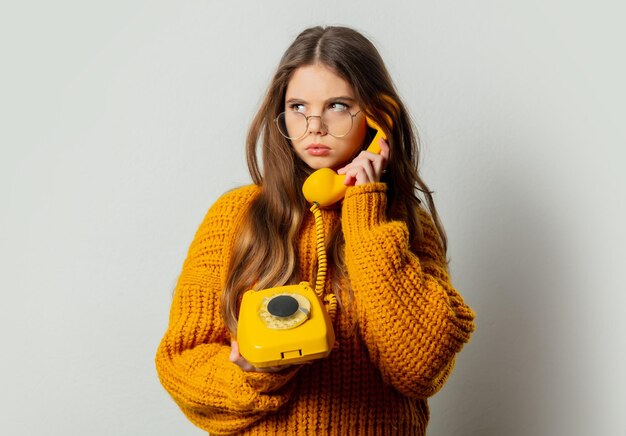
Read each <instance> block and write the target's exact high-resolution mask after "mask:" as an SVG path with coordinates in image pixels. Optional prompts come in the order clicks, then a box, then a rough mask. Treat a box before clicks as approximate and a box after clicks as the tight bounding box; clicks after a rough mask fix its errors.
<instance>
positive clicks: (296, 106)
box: [289, 103, 304, 112]
mask: <svg viewBox="0 0 626 436" xmlns="http://www.w3.org/2000/svg"><path fill="white" fill-rule="evenodd" d="M289 110H291V111H294V112H304V105H303V104H302V103H291V104H290V105H289Z"/></svg>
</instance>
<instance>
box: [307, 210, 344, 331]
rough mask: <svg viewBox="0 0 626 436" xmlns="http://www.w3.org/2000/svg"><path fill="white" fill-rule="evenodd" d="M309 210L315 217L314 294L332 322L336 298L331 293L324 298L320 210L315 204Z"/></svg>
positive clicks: (324, 270)
mask: <svg viewBox="0 0 626 436" xmlns="http://www.w3.org/2000/svg"><path fill="white" fill-rule="evenodd" d="M310 210H311V212H313V216H314V217H315V239H316V242H317V245H316V248H317V279H316V281H315V293H316V294H317V296H318V297H319V298H320V299H321V300H323V301H324V304H325V305H326V306H327V310H328V315H329V316H330V319H331V320H332V321H333V322H334V321H335V315H336V314H337V296H336V295H335V294H333V293H330V294H328V295H326V296H324V282H326V270H327V262H326V247H325V243H324V221H323V220H322V211H321V210H320V207H319V204H318V203H316V202H314V203H313V206H311V209H310Z"/></svg>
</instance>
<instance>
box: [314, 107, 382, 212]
mask: <svg viewBox="0 0 626 436" xmlns="http://www.w3.org/2000/svg"><path fill="white" fill-rule="evenodd" d="M365 120H366V121H367V125H368V126H370V127H371V128H372V129H374V130H376V136H374V139H372V142H371V143H370V145H369V147H367V151H370V152H372V153H376V154H380V144H379V142H380V139H381V138H383V139H385V140H386V139H387V135H385V132H384V131H383V129H382V128H381V127H380V126H379V125H378V123H376V121H374V120H373V119H371V118H370V117H366V118H365ZM345 179H346V176H345V175H343V174H337V173H336V172H335V171H333V170H332V169H330V168H320V169H319V170H317V171H315V172H314V173H313V174H311V175H310V176H309V177H308V178H307V179H306V180H305V182H304V185H302V193H303V194H304V198H306V199H307V201H308V202H309V203H317V204H319V205H320V207H327V206H330V205H331V204H334V203H336V202H338V201H339V200H341V199H342V198H343V197H344V195H346V189H347V188H348V187H347V186H346V185H344V183H343V182H344V180H345Z"/></svg>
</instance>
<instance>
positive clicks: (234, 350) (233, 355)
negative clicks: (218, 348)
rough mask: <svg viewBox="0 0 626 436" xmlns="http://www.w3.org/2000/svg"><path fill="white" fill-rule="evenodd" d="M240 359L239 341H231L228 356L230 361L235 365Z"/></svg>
mask: <svg viewBox="0 0 626 436" xmlns="http://www.w3.org/2000/svg"><path fill="white" fill-rule="evenodd" d="M239 357H240V355H239V344H237V341H231V343H230V356H228V360H230V361H231V362H233V363H234V362H235V361H236V360H237V359H238V358H239Z"/></svg>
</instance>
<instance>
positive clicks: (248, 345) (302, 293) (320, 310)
mask: <svg viewBox="0 0 626 436" xmlns="http://www.w3.org/2000/svg"><path fill="white" fill-rule="evenodd" d="M237 342H238V344H239V352H240V353H241V355H242V356H243V357H244V358H245V359H246V360H247V361H248V362H250V363H251V364H252V365H254V366H256V367H258V368H264V367H268V366H280V365H288V364H295V363H303V362H308V361H310V360H314V359H320V358H324V357H326V356H328V355H329V354H330V351H331V350H332V348H333V345H334V343H335V332H334V330H333V326H332V321H331V319H330V316H329V315H328V312H327V311H326V309H325V307H324V305H323V303H322V302H321V301H320V298H319V297H318V296H317V294H316V293H315V291H314V290H313V288H312V287H311V285H310V284H309V283H308V282H300V283H299V284H297V285H289V286H279V287H276V288H269V289H263V290H260V291H254V290H250V291H247V292H246V293H244V295H243V299H242V301H241V307H240V309H239V324H238V327H237Z"/></svg>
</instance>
